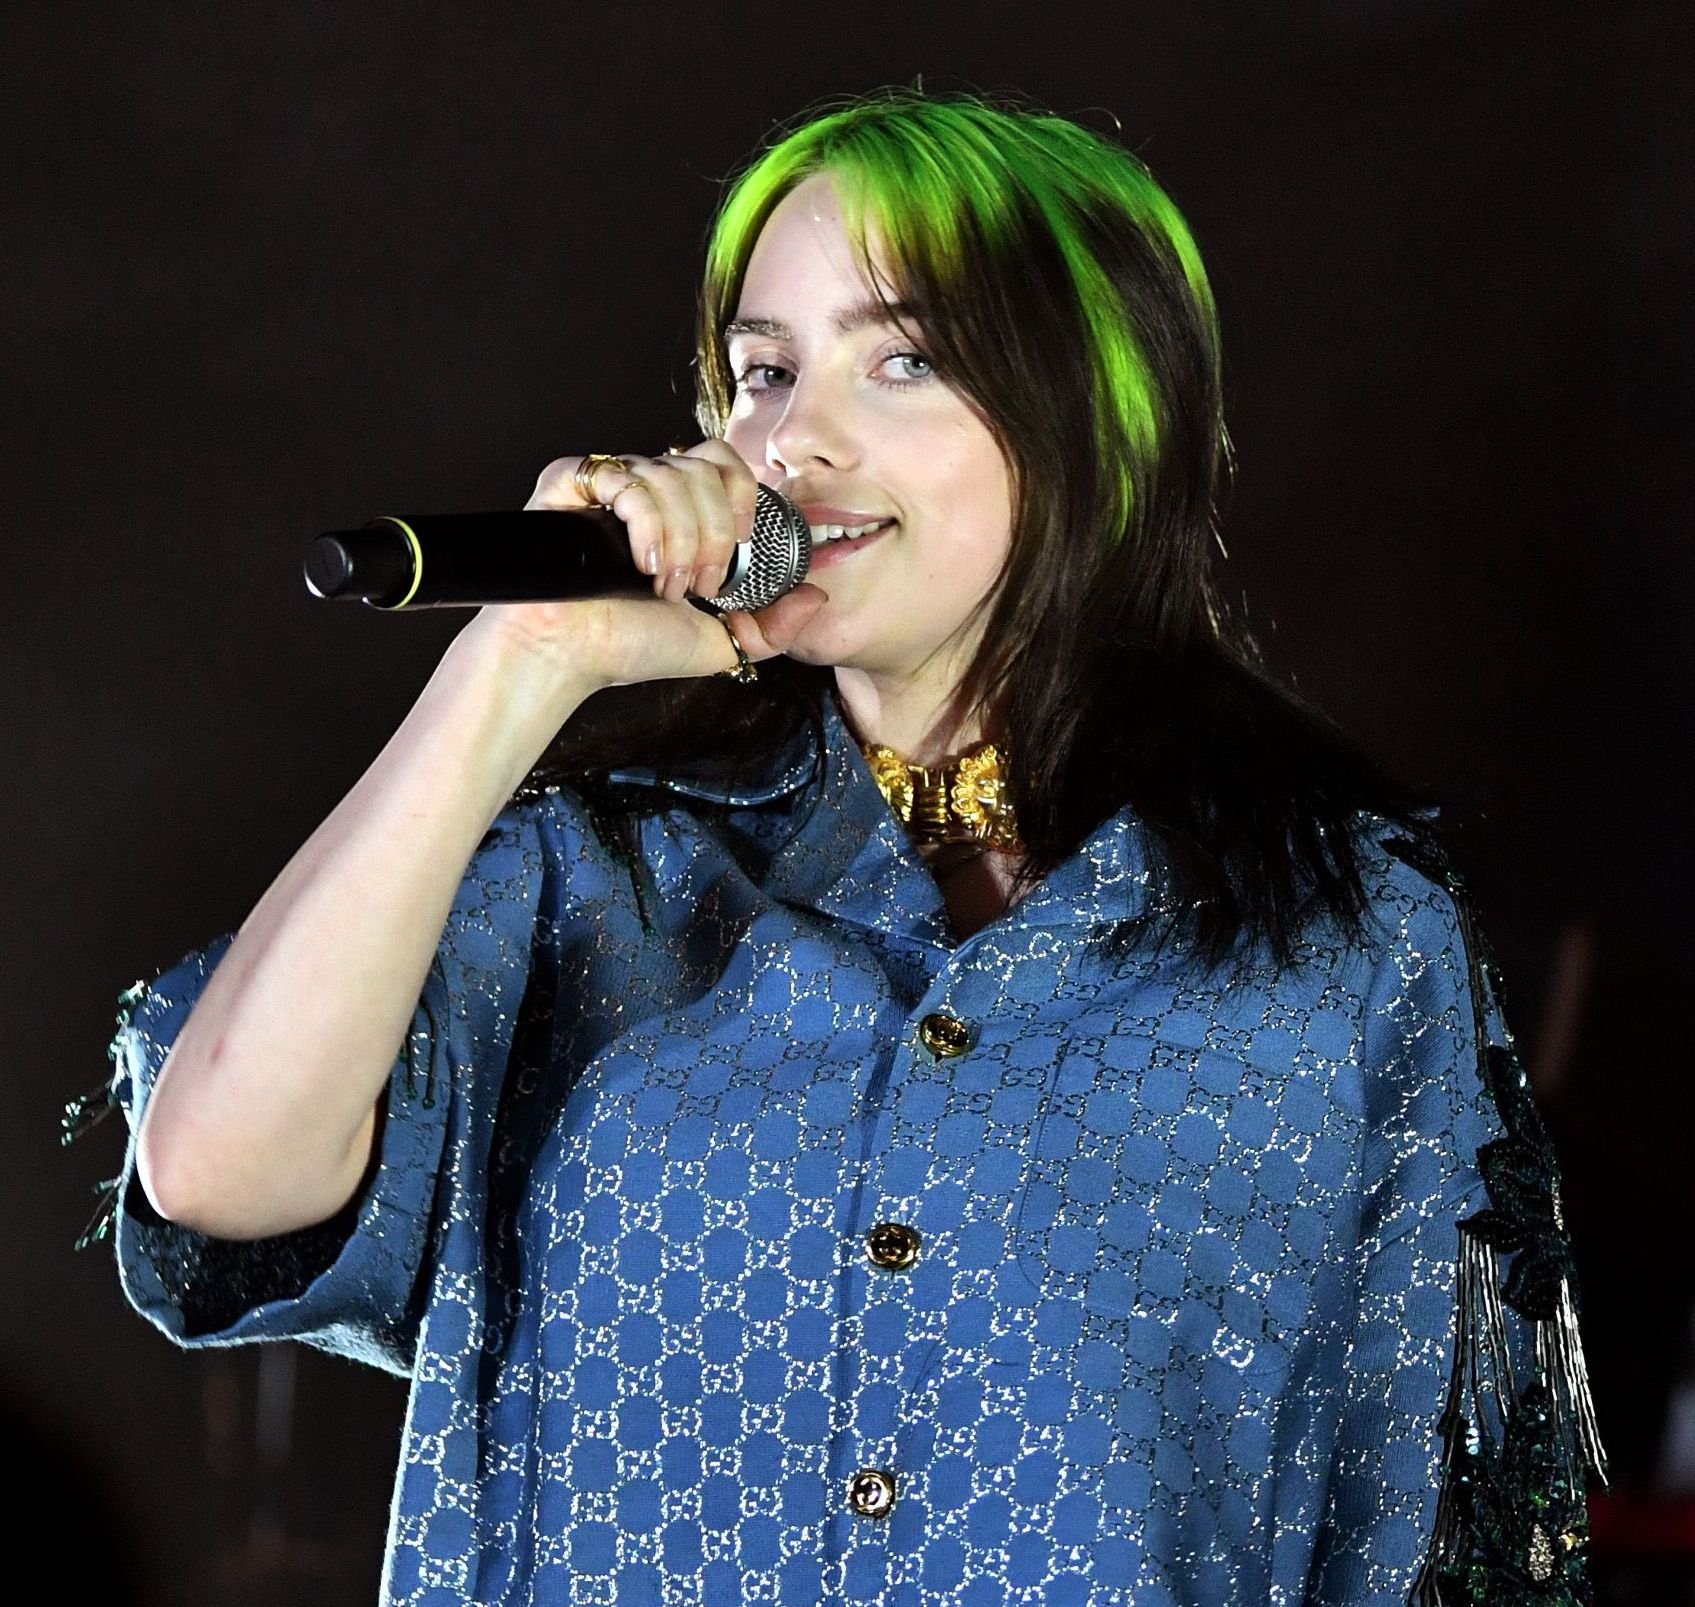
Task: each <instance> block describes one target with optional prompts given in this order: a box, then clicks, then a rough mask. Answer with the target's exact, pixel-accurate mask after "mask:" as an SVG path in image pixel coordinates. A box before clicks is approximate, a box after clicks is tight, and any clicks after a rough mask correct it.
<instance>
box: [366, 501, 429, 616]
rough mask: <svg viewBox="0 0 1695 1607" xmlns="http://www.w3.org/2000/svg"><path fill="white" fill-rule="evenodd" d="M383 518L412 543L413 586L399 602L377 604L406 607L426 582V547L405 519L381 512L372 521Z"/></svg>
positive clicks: (380, 520) (382, 606)
mask: <svg viewBox="0 0 1695 1607" xmlns="http://www.w3.org/2000/svg"><path fill="white" fill-rule="evenodd" d="M383 520H387V521H388V523H389V524H391V525H395V526H397V527H398V528H399V530H400V533H401V534H402V535H403V536H405V537H406V540H407V541H408V543H410V545H411V548H412V586H411V589H410V590H409V591H408V592H407V593H406V595H405V596H404V597H402V598H401V599H400V601H399V602H398V603H379V604H378V605H377V606H378V607H379V608H404V607H405V606H406V605H407V604H408V603H409V602H411V601H412V599H413V598H414V597H416V596H417V595H418V588H419V587H420V586H421V585H423V583H424V547H423V543H422V542H420V541H419V540H418V536H417V533H416V532H415V531H414V530H413V528H412V527H411V525H409V524H407V522H406V521H405V520H404V519H397V518H396V517H395V516H394V515H393V514H392V513H379V514H378V515H377V517H376V518H375V519H373V520H372V521H371V523H372V524H379V523H381V522H382V521H383Z"/></svg>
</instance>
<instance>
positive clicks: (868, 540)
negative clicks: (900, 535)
mask: <svg viewBox="0 0 1695 1607" xmlns="http://www.w3.org/2000/svg"><path fill="white" fill-rule="evenodd" d="M820 522H823V521H820ZM829 522H830V523H835V522H836V521H835V520H831V521H829ZM842 522H843V523H845V522H846V521H845V520H844V521H842ZM858 522H859V523H861V524H863V523H867V522H868V521H865V520H860V521H858ZM898 529H900V522H899V521H898V520H896V521H895V522H894V523H892V524H887V525H884V526H883V528H882V529H881V530H873V531H872V532H871V534H870V535H868V536H856V537H854V538H853V539H852V540H848V539H847V538H845V537H844V538H843V539H842V540H841V541H820V542H817V543H815V544H814V546H813V548H812V556H811V558H810V560H809V561H808V563H807V572H808V573H809V574H810V573H811V572H812V571H813V570H816V569H829V568H830V567H831V566H832V565H835V564H841V563H846V562H847V561H848V559H850V558H852V557H853V555H854V554H855V553H858V552H863V551H864V550H865V549H866V548H867V547H874V546H875V545H876V544H877V543H878V542H879V541H881V540H882V539H883V537H884V536H887V535H890V534H892V533H893V532H894V531H896V530H898Z"/></svg>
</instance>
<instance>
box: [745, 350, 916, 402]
mask: <svg viewBox="0 0 1695 1607" xmlns="http://www.w3.org/2000/svg"><path fill="white" fill-rule="evenodd" d="M890 363H908V364H921V365H922V366H923V367H924V368H925V369H926V370H927V371H928V372H925V373H921V374H917V375H909V376H908V377H907V378H904V379H887V378H884V377H882V374H881V370H883V369H885V368H887V367H888V365H889V364H890ZM875 367H876V368H877V369H878V370H879V373H878V374H877V376H875V383H876V384H878V385H881V386H883V387H885V388H886V389H888V390H893V391H903V390H909V389H911V388H912V387H913V386H915V385H926V384H928V383H929V382H930V381H931V380H933V379H934V378H935V377H936V365H935V363H934V361H933V360H932V359H931V358H928V357H926V356H925V355H924V353H923V352H921V351H913V350H910V349H909V350H905V351H898V352H890V353H889V354H888V355H887V356H886V357H881V358H879V359H878V360H877V363H876V364H875ZM789 372H790V370H789V369H787V368H784V367H783V366H782V365H781V364H780V363H749V364H748V365H747V367H745V368H744V369H743V370H742V371H741V372H740V373H739V374H738V375H737V376H736V388H737V390H739V391H742V392H745V393H746V394H748V395H751V396H758V395H760V394H761V393H762V392H765V391H773V390H781V389H783V386H782V385H780V384H773V383H772V382H771V381H770V380H769V378H767V377H766V376H769V375H772V374H787V373H789Z"/></svg>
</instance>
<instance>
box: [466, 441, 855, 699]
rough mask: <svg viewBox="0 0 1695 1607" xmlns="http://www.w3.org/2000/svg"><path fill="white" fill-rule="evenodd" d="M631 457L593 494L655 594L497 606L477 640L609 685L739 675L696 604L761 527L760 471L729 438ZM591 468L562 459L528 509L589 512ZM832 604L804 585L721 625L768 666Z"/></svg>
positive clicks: (598, 478) (608, 470)
mask: <svg viewBox="0 0 1695 1607" xmlns="http://www.w3.org/2000/svg"><path fill="white" fill-rule="evenodd" d="M621 455H622V456H623V457H624V459H625V461H626V462H627V463H629V465H630V469H629V471H628V472H625V471H624V470H622V469H620V468H619V467H618V466H617V464H615V463H603V464H600V465H599V466H598V467H597V468H596V470H595V472H594V483H593V490H594V493H595V495H596V496H597V497H599V498H600V499H601V500H602V502H604V503H605V504H606V505H607V506H609V507H611V509H612V511H613V512H614V513H615V514H616V515H617V516H618V518H619V519H620V520H621V521H622V522H623V523H624V525H625V527H626V528H627V529H628V531H629V536H630V554H631V557H632V558H633V559H634V560H635V563H636V566H637V567H638V568H639V569H641V570H642V572H643V573H644V574H649V575H652V576H653V588H654V594H655V595H654V596H653V597H652V598H646V597H605V598H600V597H596V598H577V599H572V600H570V601H568V602H557V603H496V604H489V605H487V606H485V607H484V608H483V609H481V610H480V611H479V613H478V615H477V618H476V619H475V620H473V621H472V623H471V625H470V626H468V627H466V632H467V633H469V632H473V631H477V632H487V633H491V634H495V635H498V636H499V637H500V638H501V639H502V641H503V643H504V644H505V645H507V646H514V645H515V646H517V647H518V648H519V649H521V650H522V651H524V652H526V653H532V654H536V655H539V656H540V657H541V658H542V659H543V660H545V661H546V662H548V663H550V664H555V665H558V666H559V667H561V668H563V669H568V670H570V671H571V672H572V673H573V674H576V675H579V676H586V677H588V678H589V679H590V680H591V681H592V682H593V683H594V684H597V685H604V686H625V685H629V684H631V683H632V682H636V681H657V680H668V679H674V678H680V677H686V676H694V675H712V674H715V673H717V672H718V671H720V670H725V669H734V668H735V667H736V665H737V663H738V662H739V661H738V660H737V658H736V656H735V648H734V647H733V646H732V645H731V644H730V642H729V641H728V640H727V639H726V637H725V632H724V626H723V625H722V624H719V623H718V622H717V620H715V619H714V618H713V617H712V616H711V615H710V614H709V613H708V612H707V611H706V610H703V609H700V608H695V607H693V606H691V605H690V604H689V603H688V602H687V601H685V599H686V597H687V596H689V595H690V594H692V595H694V596H697V597H711V596H713V595H715V594H716V593H717V592H718V591H719V590H720V589H721V588H722V586H723V581H724V575H725V572H726V571H727V570H728V568H729V565H730V559H731V557H732V556H733V555H734V553H735V548H736V544H737V543H738V542H739V541H742V540H745V539H746V537H747V534H748V532H750V531H751V530H752V529H753V515H754V504H755V499H756V496H757V489H758V484H759V482H758V480H757V479H756V478H755V477H754V473H753V470H752V469H750V468H749V467H748V465H747V463H746V462H745V461H744V460H743V459H742V457H741V454H740V453H738V452H737V451H736V450H735V448H734V447H732V446H730V445H729V443H728V442H725V441H721V440H708V441H702V442H700V443H699V444H698V445H696V446H693V447H690V448H689V449H688V451H686V452H683V453H679V454H676V455H667V456H664V457H657V458H645V457H640V456H637V455H636V454H633V453H626V454H621ZM582 461H583V459H582V458H581V457H565V458H556V459H554V461H553V462H552V463H550V464H548V466H547V467H546V468H545V469H543V470H542V472H541V474H540V476H539V477H538V479H537V480H536V488H535V491H534V493H533V494H532V495H531V497H530V500H529V501H528V502H526V503H525V504H524V506H525V508H526V509H531V508H580V507H582V506H584V502H583V498H582V496H581V495H580V494H579V493H578V491H577V488H576V486H575V484H574V483H573V476H574V475H575V473H576V471H577V467H578V465H579V464H580V463H581V462H582ZM827 600H828V599H827V596H826V594H825V593H824V591H823V590H822V589H821V588H820V587H818V586H815V585H813V584H811V583H810V582H802V584H800V585H799V586H796V587H795V588H794V589H793V590H792V591H789V592H787V593H785V594H784V595H783V596H782V597H779V598H778V599H777V600H776V602H774V603H772V604H770V605H769V606H768V607H765V608H760V609H754V610H744V609H733V610H731V611H729V612H728V613H725V614H723V615H721V616H720V617H721V618H722V619H724V620H726V621H728V623H729V626H730V629H731V630H732V631H733V632H734V633H735V636H736V640H737V641H738V642H740V643H741V646H742V650H743V651H744V652H745V653H746V654H747V656H748V658H749V659H751V660H752V661H753V662H755V663H758V662H760V661H761V660H763V659H768V658H775V657H776V656H777V655H778V654H779V653H782V652H784V651H785V650H786V649H787V648H788V647H789V645H790V644H791V643H793V641H794V640H795V639H796V637H798V636H799V635H800V633H801V631H802V630H803V629H805V627H806V625H807V623H808V622H809V621H810V620H811V619H812V616H813V615H814V614H816V613H817V612H818V610H819V608H820V607H822V606H823V604H824V603H825V602H826V601H827ZM485 621H487V623H486V624H485ZM462 634H465V633H462Z"/></svg>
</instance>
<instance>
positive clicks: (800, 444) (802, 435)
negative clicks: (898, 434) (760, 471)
mask: <svg viewBox="0 0 1695 1607" xmlns="http://www.w3.org/2000/svg"><path fill="white" fill-rule="evenodd" d="M848 412H849V409H848V405H847V398H846V397H845V396H843V395H842V394H840V392H839V391H838V392H836V393H835V394H834V395H832V392H831V389H830V386H829V384H828V383H827V379H826V378H825V377H823V376H817V375H803V376H801V377H800V378H799V379H797V380H796V381H795V383H794V384H793V385H792V386H791V387H790V388H789V394H788V399H787V400H786V401H785V402H784V403H783V409H782V414H781V416H780V417H779V418H778V420H777V422H776V424H775V425H773V426H772V429H771V433H770V434H769V435H768V436H766V438H765V460H766V462H767V463H768V464H769V465H770V467H771V468H773V469H776V470H777V471H779V472H780V473H782V474H783V475H785V476H786V477H787V478H789V479H793V478H794V476H795V474H796V472H797V471H798V470H799V469H801V467H802V466H803V465H806V464H810V463H828V464H829V465H831V467H833V468H838V469H845V468H852V467H853V466H854V464H855V463H857V462H858V460H859V447H858V446H857V444H856V443H855V441H854V439H853V430H852V426H851V425H850V424H849V422H848Z"/></svg>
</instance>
